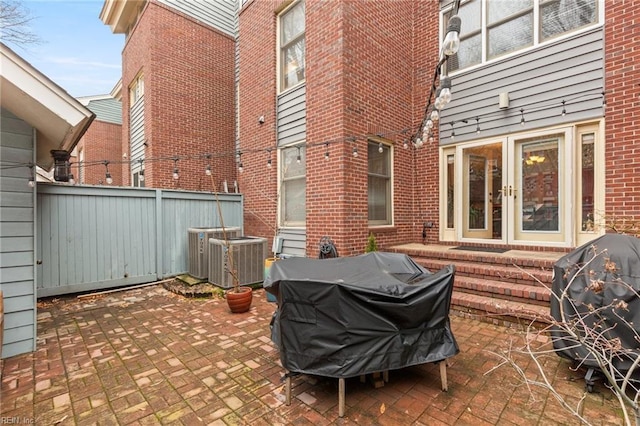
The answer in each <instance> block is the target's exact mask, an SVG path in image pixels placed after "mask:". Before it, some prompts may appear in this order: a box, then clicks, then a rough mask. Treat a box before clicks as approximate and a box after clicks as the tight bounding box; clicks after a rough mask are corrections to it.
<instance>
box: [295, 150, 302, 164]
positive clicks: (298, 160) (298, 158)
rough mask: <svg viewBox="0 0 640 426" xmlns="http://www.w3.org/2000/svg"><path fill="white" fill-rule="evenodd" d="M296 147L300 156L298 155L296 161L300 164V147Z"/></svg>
mask: <svg viewBox="0 0 640 426" xmlns="http://www.w3.org/2000/svg"><path fill="white" fill-rule="evenodd" d="M296 148H298V156H297V157H296V163H298V164H300V163H301V162H302V157H301V156H300V147H299V146H297V147H296Z"/></svg>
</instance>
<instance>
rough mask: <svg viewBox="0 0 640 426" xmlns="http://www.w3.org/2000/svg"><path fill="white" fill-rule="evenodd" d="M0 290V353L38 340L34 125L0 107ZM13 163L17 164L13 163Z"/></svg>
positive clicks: (16, 350) (24, 347)
mask: <svg viewBox="0 0 640 426" xmlns="http://www.w3.org/2000/svg"><path fill="white" fill-rule="evenodd" d="M0 129H1V131H0V159H1V160H2V167H1V168H0V290H2V292H3V296H4V309H5V318H4V322H5V324H4V338H3V341H4V342H3V345H2V357H3V358H7V357H10V356H14V355H17V354H21V353H25V352H31V351H33V350H35V345H36V340H35V339H36V300H35V299H36V296H35V275H34V274H35V266H34V265H35V263H34V257H35V243H34V241H35V238H34V232H35V227H34V216H35V214H34V208H35V206H34V201H35V195H34V189H33V188H30V187H29V185H28V183H29V177H30V169H29V167H28V166H27V164H28V163H32V162H33V161H34V148H33V147H34V140H33V134H34V132H33V128H32V127H31V126H30V125H28V124H27V123H25V122H24V121H22V120H21V119H19V118H17V117H16V116H14V115H13V114H11V113H10V112H8V111H7V110H4V109H3V110H2V111H1V113H0ZM13 166H16V167H13Z"/></svg>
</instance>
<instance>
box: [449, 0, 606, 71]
mask: <svg viewBox="0 0 640 426" xmlns="http://www.w3.org/2000/svg"><path fill="white" fill-rule="evenodd" d="M597 5H598V1H597V0H509V1H504V0H469V1H467V2H464V3H462V4H461V5H460V9H459V10H458V16H460V19H461V20H462V28H461V31H460V49H459V50H458V53H457V54H455V55H453V56H452V57H451V58H449V60H448V61H447V67H448V69H449V71H456V70H461V69H464V68H467V67H470V66H473V65H476V64H479V63H482V62H486V61H489V60H492V59H494V58H498V57H500V56H502V55H506V54H508V53H511V52H516V51H518V50H522V49H526V48H528V47H531V46H535V45H536V44H539V43H542V42H545V41H547V40H550V39H552V38H555V37H558V36H560V35H563V34H567V33H569V32H572V31H576V30H579V29H581V28H584V27H587V26H589V25H593V24H596V23H598V8H597ZM452 14H453V11H451V10H449V11H447V12H445V13H444V14H443V32H444V30H446V28H447V24H448V22H449V18H451V16H452ZM443 37H444V34H443Z"/></svg>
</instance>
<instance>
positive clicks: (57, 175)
mask: <svg viewBox="0 0 640 426" xmlns="http://www.w3.org/2000/svg"><path fill="white" fill-rule="evenodd" d="M51 156H52V157H53V161H54V164H53V179H54V180H55V181H56V182H69V176H71V164H70V163H69V157H70V154H69V153H68V152H67V151H65V150H63V149H52V150H51Z"/></svg>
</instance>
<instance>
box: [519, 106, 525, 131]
mask: <svg viewBox="0 0 640 426" xmlns="http://www.w3.org/2000/svg"><path fill="white" fill-rule="evenodd" d="M520 115H521V118H520V125H521V126H522V127H524V123H525V120H524V108H520Z"/></svg>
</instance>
